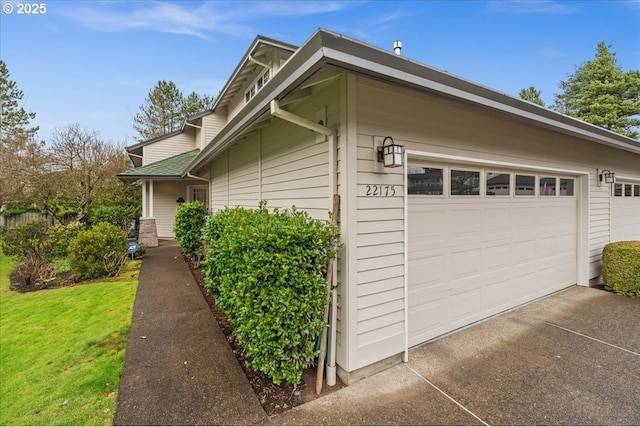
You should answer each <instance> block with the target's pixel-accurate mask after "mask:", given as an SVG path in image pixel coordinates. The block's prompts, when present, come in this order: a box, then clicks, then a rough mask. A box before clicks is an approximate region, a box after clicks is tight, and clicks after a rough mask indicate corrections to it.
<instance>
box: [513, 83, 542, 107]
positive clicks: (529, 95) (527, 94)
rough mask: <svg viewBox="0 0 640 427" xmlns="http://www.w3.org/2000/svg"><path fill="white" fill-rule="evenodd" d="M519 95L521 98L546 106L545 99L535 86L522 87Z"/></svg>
mask: <svg viewBox="0 0 640 427" xmlns="http://www.w3.org/2000/svg"><path fill="white" fill-rule="evenodd" d="M519 95H520V99H524V100H525V101H529V102H533V103H534V104H538V105H540V106H542V107H544V101H543V100H542V98H541V97H540V91H539V90H538V89H536V88H535V87H533V86H530V87H529V88H527V89H522V90H521V91H520V94H519Z"/></svg>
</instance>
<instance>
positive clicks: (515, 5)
mask: <svg viewBox="0 0 640 427" xmlns="http://www.w3.org/2000/svg"><path fill="white" fill-rule="evenodd" d="M489 8H490V9H491V10H495V11H498V12H507V13H542V14H554V15H555V14H568V13H572V12H574V11H575V10H576V8H575V7H574V6H571V5H570V4H566V3H561V2H558V1H555V0H510V1H504V0H492V1H490V2H489Z"/></svg>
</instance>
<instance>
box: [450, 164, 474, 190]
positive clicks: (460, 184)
mask: <svg viewBox="0 0 640 427" xmlns="http://www.w3.org/2000/svg"><path fill="white" fill-rule="evenodd" d="M450 182H451V195H452V196H479V195H480V172H477V171H465V170H456V169H451V181H450Z"/></svg>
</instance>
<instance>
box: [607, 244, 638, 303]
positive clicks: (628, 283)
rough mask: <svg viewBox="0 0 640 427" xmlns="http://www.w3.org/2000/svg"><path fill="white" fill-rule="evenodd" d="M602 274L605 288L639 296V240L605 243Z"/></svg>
mask: <svg viewBox="0 0 640 427" xmlns="http://www.w3.org/2000/svg"><path fill="white" fill-rule="evenodd" d="M602 276H603V279H604V283H605V286H606V288H607V289H609V290H612V291H614V292H617V293H619V294H624V295H628V296H632V297H633V296H636V297H637V296H640V241H627V242H614V243H609V244H608V245H606V246H605V247H604V249H603V251H602Z"/></svg>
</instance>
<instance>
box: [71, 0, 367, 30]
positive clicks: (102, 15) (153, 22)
mask: <svg viewBox="0 0 640 427" xmlns="http://www.w3.org/2000/svg"><path fill="white" fill-rule="evenodd" d="M357 4H360V3H359V2H344V1H321V2H315V1H299V2H290V1H259V2H250V3H247V2H240V1H232V2H220V1H213V2H209V1H205V2H180V3H170V2H165V1H153V2H133V3H121V2H101V3H93V2H92V3H88V4H84V5H83V6H79V4H77V3H76V4H75V5H74V8H73V9H70V8H68V9H66V11H64V12H63V13H64V15H65V16H66V17H67V18H69V19H72V20H74V21H76V22H79V23H80V24H81V25H83V26H85V27H88V28H90V29H93V30H97V31H107V32H110V31H113V32H121V31H131V30H146V31H157V32H165V33H173V34H184V35H189V36H194V37H199V38H203V39H209V38H211V37H212V36H213V35H216V34H218V35H232V36H239V37H253V36H255V33H256V32H255V30H254V29H252V28H251V25H250V22H251V21H254V20H258V19H262V18H265V17H290V16H307V15H317V14H323V13H329V12H336V11H339V10H343V9H345V8H347V7H352V6H354V5H357ZM123 5H125V7H123Z"/></svg>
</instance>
